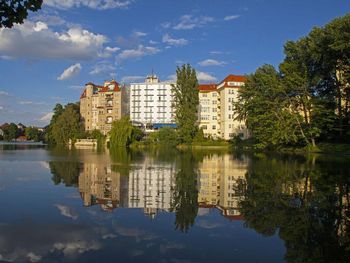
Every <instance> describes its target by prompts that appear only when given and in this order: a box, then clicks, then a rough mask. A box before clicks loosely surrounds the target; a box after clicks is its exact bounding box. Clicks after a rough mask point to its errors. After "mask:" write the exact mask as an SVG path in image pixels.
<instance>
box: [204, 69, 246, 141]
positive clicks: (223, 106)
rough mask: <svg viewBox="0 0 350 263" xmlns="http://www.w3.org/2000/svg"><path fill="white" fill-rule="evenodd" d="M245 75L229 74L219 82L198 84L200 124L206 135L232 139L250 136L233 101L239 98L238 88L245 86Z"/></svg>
mask: <svg viewBox="0 0 350 263" xmlns="http://www.w3.org/2000/svg"><path fill="white" fill-rule="evenodd" d="M245 81H246V78H245V77H244V76H236V75H229V76H227V77H226V78H225V79H224V80H223V81H221V82H220V83H219V84H217V85H216V84H204V85H199V86H198V91H199V108H198V124H199V128H201V129H202V130H203V133H204V136H205V137H207V138H209V137H210V138H213V139H219V138H220V139H224V140H231V139H233V138H235V137H237V136H238V137H239V138H241V139H247V138H249V136H250V135H249V131H248V129H247V128H246V125H245V123H244V122H242V121H237V120H235V118H236V117H237V114H236V113H235V110H234V106H233V103H234V102H236V101H237V100H238V90H239V89H240V88H241V87H242V86H244V83H245Z"/></svg>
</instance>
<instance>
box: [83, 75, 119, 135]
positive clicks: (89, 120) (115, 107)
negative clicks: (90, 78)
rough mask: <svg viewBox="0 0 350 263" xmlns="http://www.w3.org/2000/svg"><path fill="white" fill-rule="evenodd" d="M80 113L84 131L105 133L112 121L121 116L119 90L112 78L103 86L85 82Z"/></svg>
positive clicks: (110, 126)
mask: <svg viewBox="0 0 350 263" xmlns="http://www.w3.org/2000/svg"><path fill="white" fill-rule="evenodd" d="M80 114H81V116H82V119H83V122H84V128H85V131H93V130H99V131H101V132H102V133H103V134H104V135H106V134H107V133H108V132H109V131H110V130H111V128H112V122H113V121H115V120H119V119H120V118H121V91H120V88H119V84H118V83H117V82H116V81H114V80H112V81H108V82H105V83H104V85H103V86H98V85H95V84H93V83H91V82H90V83H87V84H86V85H85V89H84V92H83V94H82V95H81V97H80Z"/></svg>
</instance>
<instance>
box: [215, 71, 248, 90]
mask: <svg viewBox="0 0 350 263" xmlns="http://www.w3.org/2000/svg"><path fill="white" fill-rule="evenodd" d="M246 81H247V77H246V76H242V75H232V74H230V75H228V76H227V77H226V78H224V79H223V80H222V81H221V82H220V83H219V84H218V89H220V88H228V87H230V88H232V87H239V86H232V85H228V82H246Z"/></svg>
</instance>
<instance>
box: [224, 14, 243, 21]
mask: <svg viewBox="0 0 350 263" xmlns="http://www.w3.org/2000/svg"><path fill="white" fill-rule="evenodd" d="M239 17H240V15H230V16H225V18H224V20H225V21H230V20H234V19H237V18H239Z"/></svg>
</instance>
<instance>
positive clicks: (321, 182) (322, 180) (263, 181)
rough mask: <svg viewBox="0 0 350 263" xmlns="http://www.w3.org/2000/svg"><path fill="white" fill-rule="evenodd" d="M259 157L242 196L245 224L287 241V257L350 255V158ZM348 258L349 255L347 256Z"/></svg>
mask: <svg viewBox="0 0 350 263" xmlns="http://www.w3.org/2000/svg"><path fill="white" fill-rule="evenodd" d="M332 164H333V165H329V163H328V162H326V161H322V160H320V161H317V160H316V159H315V158H313V159H311V160H304V161H300V160H296V159H284V160H283V159H282V160H281V159H274V158H272V159H267V158H255V159H254V160H253V162H252V164H251V167H250V170H249V172H248V175H247V183H248V187H247V190H246V193H245V198H244V201H242V202H241V207H242V210H241V212H242V213H243V214H244V217H245V219H246V226H247V227H250V228H254V229H255V230H256V231H257V232H259V233H261V234H263V235H265V236H271V235H274V234H275V233H278V234H279V236H280V238H282V239H283V240H284V241H285V246H286V249H287V252H286V255H285V259H286V261H288V262H346V261H347V260H349V256H350V255H349V253H350V243H349V241H350V240H349V235H350V233H349V226H350V222H349V215H350V214H349V212H350V211H349V182H350V177H349V176H348V175H349V172H348V169H347V165H346V162H336V161H335V160H333V161H332ZM347 262H349V261H347Z"/></svg>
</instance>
